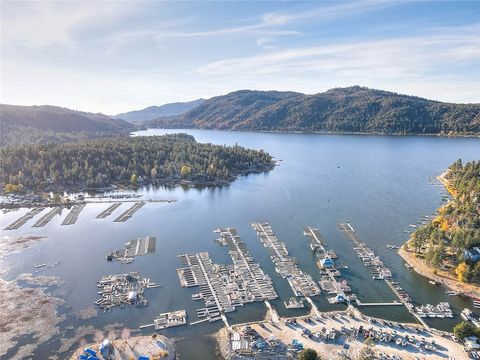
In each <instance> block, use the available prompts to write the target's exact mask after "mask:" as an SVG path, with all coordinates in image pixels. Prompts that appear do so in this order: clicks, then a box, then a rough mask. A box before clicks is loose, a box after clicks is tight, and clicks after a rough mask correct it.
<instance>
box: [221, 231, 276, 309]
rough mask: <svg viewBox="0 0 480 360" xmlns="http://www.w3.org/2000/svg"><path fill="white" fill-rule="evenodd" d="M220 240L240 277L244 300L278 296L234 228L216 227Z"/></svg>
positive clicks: (241, 293) (268, 278) (267, 298)
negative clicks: (226, 247)
mask: <svg viewBox="0 0 480 360" xmlns="http://www.w3.org/2000/svg"><path fill="white" fill-rule="evenodd" d="M215 233H217V234H219V235H220V236H221V241H222V242H223V243H224V244H225V245H226V246H228V247H229V252H228V253H229V255H230V258H231V259H232V262H233V270H234V271H235V273H236V274H237V275H238V276H239V277H240V278H241V279H242V282H243V284H241V286H245V291H241V292H240V294H239V295H240V296H241V297H242V298H244V299H245V300H246V301H250V300H251V301H264V300H273V299H276V298H277V297H278V295H277V292H276V291H275V289H274V287H273V282H272V279H271V278H270V277H269V276H268V275H267V274H265V273H264V272H263V270H262V269H261V268H260V264H258V263H255V262H254V261H253V257H252V255H251V254H250V252H249V251H248V249H247V247H246V246H245V243H244V242H243V241H242V240H241V239H240V236H238V234H237V229H235V228H224V229H217V230H215Z"/></svg>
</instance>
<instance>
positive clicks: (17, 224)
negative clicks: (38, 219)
mask: <svg viewBox="0 0 480 360" xmlns="http://www.w3.org/2000/svg"><path fill="white" fill-rule="evenodd" d="M42 210H43V208H39V207H38V208H33V209H32V210H30V211H29V212H27V213H26V214H25V215H23V216H22V217H20V218H19V219H17V220H15V221H14V222H13V223H11V224H10V225H8V226H7V227H6V228H4V229H3V230H17V229H20V228H21V227H22V226H23V225H25V223H26V222H27V221H28V220H30V219H32V218H33V217H34V216H35V215H37V214H40V213H41V212H42Z"/></svg>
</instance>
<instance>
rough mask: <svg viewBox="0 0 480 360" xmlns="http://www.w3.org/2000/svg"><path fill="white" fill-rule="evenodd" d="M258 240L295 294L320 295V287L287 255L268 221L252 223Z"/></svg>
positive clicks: (284, 246) (285, 249) (284, 247)
mask: <svg viewBox="0 0 480 360" xmlns="http://www.w3.org/2000/svg"><path fill="white" fill-rule="evenodd" d="M252 227H253V229H254V230H255V231H256V233H257V235H258V237H259V238H260V242H261V243H262V244H263V246H264V247H265V248H266V249H267V250H268V252H269V254H270V258H271V259H272V262H273V263H274V265H275V271H276V272H277V273H278V274H279V275H280V276H281V277H283V278H284V279H286V280H287V281H288V283H289V284H290V287H291V288H292V291H293V293H294V294H295V296H316V295H320V288H319V286H318V285H317V284H316V283H315V281H314V280H313V278H312V277H311V276H310V275H308V274H306V273H304V272H303V271H302V270H300V269H299V268H298V266H297V262H296V260H295V259H294V258H293V257H292V256H290V255H289V253H288V250H287V247H286V245H285V243H283V242H281V241H280V240H278V238H277V237H276V235H275V234H274V233H273V230H272V227H271V226H270V224H269V223H263V224H261V223H253V224H252Z"/></svg>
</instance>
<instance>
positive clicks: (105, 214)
mask: <svg viewBox="0 0 480 360" xmlns="http://www.w3.org/2000/svg"><path fill="white" fill-rule="evenodd" d="M120 205H122V203H121V202H116V203H113V204H112V205H110V206H109V207H108V208H106V209H105V210H103V211H102V212H101V213H100V214H98V215H97V216H96V217H95V218H96V219H105V218H106V217H108V216H110V215H112V213H113V212H114V211H115V210H116V209H117V208H118V207H120Z"/></svg>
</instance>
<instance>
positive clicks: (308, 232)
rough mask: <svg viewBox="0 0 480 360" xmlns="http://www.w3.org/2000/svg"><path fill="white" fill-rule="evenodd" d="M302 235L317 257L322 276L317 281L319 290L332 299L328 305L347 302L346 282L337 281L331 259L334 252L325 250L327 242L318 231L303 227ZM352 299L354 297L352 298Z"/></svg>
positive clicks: (338, 272) (336, 270) (333, 263)
mask: <svg viewBox="0 0 480 360" xmlns="http://www.w3.org/2000/svg"><path fill="white" fill-rule="evenodd" d="M303 234H304V235H305V236H306V237H307V238H308V239H309V240H310V248H311V249H312V251H315V255H316V257H317V266H318V267H319V268H320V274H321V276H322V278H321V280H320V281H319V284H320V288H321V289H322V290H323V291H326V292H327V293H328V294H330V295H335V296H334V297H331V298H328V301H329V302H330V303H343V302H346V301H348V300H349V297H347V295H346V293H349V292H350V291H351V289H350V287H349V286H348V284H347V282H346V280H343V281H338V280H337V277H339V276H340V275H341V274H340V271H339V270H338V269H337V268H336V266H335V262H334V259H333V258H336V254H335V256H333V257H332V255H333V254H334V252H333V251H332V250H328V249H327V248H326V245H327V242H326V241H325V239H324V238H323V236H322V234H321V233H320V231H319V230H318V229H314V228H311V227H305V228H304V231H303ZM352 297H354V296H352Z"/></svg>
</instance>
